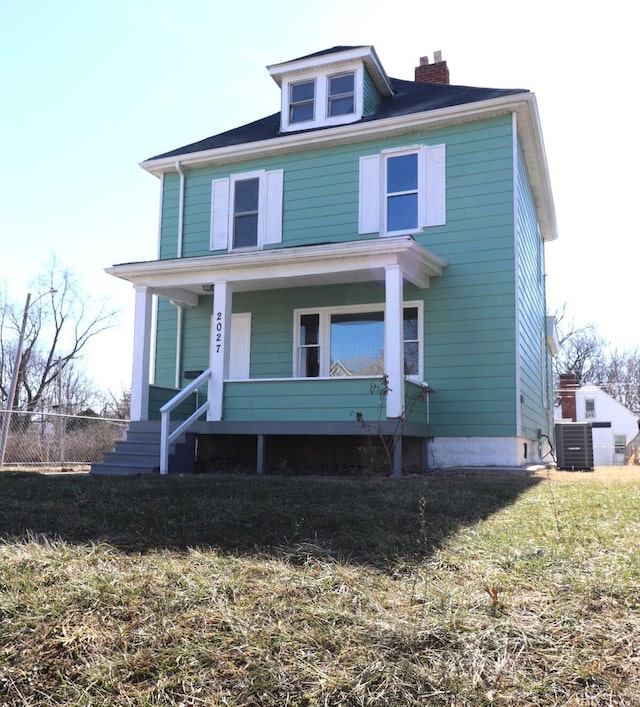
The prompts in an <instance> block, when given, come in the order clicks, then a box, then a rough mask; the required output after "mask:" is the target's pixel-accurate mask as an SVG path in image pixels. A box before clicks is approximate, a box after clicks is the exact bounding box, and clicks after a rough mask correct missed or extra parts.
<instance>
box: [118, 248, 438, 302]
mask: <svg viewBox="0 0 640 707" xmlns="http://www.w3.org/2000/svg"><path fill="white" fill-rule="evenodd" d="M390 265H399V266H400V267H401V269H402V273H403V277H404V279H405V280H406V281H407V282H410V283H412V284H414V285H416V286H417V287H420V288H423V289H424V288H426V287H429V279H430V278H431V277H437V276H439V275H441V274H442V272H443V270H444V268H445V267H446V265H447V263H446V262H445V261H444V260H442V258H439V257H438V256H437V255H435V254H434V253H432V252H431V251H429V250H427V249H426V248H423V247H422V246H421V245H420V244H419V243H417V242H416V241H415V240H414V239H413V238H411V237H410V236H397V237H395V238H376V239H371V240H365V241H353V242H349V243H329V244H323V245H314V246H299V247H295V248H280V249H274V250H263V251H255V252H247V251H245V252H242V253H227V254H224V255H207V256H201V257H196V258H176V259H172V260H153V261H147V262H141V263H124V264H122V265H114V266H113V267H110V268H107V269H106V272H107V273H108V274H110V275H114V276H115V277H119V278H121V279H123V280H127V281H128V282H131V283H132V284H133V285H134V287H148V288H150V289H151V290H152V291H153V292H154V293H155V294H157V295H159V296H161V297H167V298H168V299H171V300H173V301H176V302H182V303H185V304H189V305H194V306H195V305H197V304H198V301H199V297H200V295H203V294H205V293H206V292H208V291H209V290H210V289H211V285H215V283H216V282H221V281H226V282H227V283H228V284H230V285H231V287H232V290H233V291H234V292H247V291H255V290H273V289H280V288H284V287H309V286H312V285H335V284H347V283H353V282H367V281H371V280H375V281H379V282H384V272H385V267H387V266H390ZM205 288H209V289H205Z"/></svg>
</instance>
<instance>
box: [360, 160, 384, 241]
mask: <svg viewBox="0 0 640 707" xmlns="http://www.w3.org/2000/svg"><path fill="white" fill-rule="evenodd" d="M379 231H380V155H368V156H367V157H361V158H360V195H359V210H358V233H378V232H379Z"/></svg>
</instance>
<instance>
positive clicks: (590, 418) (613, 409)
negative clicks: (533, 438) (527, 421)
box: [554, 376, 638, 466]
mask: <svg viewBox="0 0 640 707" xmlns="http://www.w3.org/2000/svg"><path fill="white" fill-rule="evenodd" d="M561 379H562V380H561V383H560V387H561V390H560V401H561V404H560V405H558V406H557V407H556V408H555V415H554V416H555V421H556V422H589V423H591V429H592V433H593V463H594V465H595V466H612V465H616V464H625V463H626V460H627V449H628V447H629V443H630V442H631V441H632V440H633V439H635V438H636V437H637V436H638V416H637V415H636V414H635V413H633V412H631V410H629V409H628V408H626V407H625V406H624V405H622V404H621V403H619V402H618V401H617V400H615V399H614V398H612V397H611V396H610V395H609V394H608V393H605V391H604V390H602V388H599V387H598V386H597V385H591V384H585V385H582V386H580V387H577V386H576V384H575V379H573V377H572V376H561Z"/></svg>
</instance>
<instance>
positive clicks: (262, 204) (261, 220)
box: [229, 170, 267, 251]
mask: <svg viewBox="0 0 640 707" xmlns="http://www.w3.org/2000/svg"><path fill="white" fill-rule="evenodd" d="M266 174H267V173H266V172H265V171H264V170H261V171H258V172H245V173H243V174H233V175H231V177H230V178H229V250H230V251H232V250H233V251H239V250H256V249H259V248H262V246H263V245H264V230H265V219H266V213H265V211H266V194H265V180H266ZM252 179H257V180H258V229H257V233H256V244H255V245H250V246H244V247H240V248H236V246H235V245H234V240H235V233H234V226H235V202H236V184H237V183H238V182H246V181H249V180H252Z"/></svg>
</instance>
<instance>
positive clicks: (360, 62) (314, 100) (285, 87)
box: [267, 46, 393, 133]
mask: <svg viewBox="0 0 640 707" xmlns="http://www.w3.org/2000/svg"><path fill="white" fill-rule="evenodd" d="M267 68H268V70H269V74H270V75H271V77H272V78H273V80H274V81H275V82H276V83H277V84H278V85H279V86H280V90H281V95H282V110H281V119H280V131H281V132H283V133H286V132H292V131H295V130H308V129H310V128H323V127H333V126H336V125H347V124H349V123H354V122H356V121H357V120H360V119H361V118H363V117H364V116H366V115H369V114H370V113H372V112H373V110H374V108H375V106H376V105H377V104H378V102H379V101H380V99H381V98H385V97H387V96H390V95H391V94H392V93H393V90H392V88H391V82H390V80H389V77H388V76H387V75H386V73H385V71H384V69H383V68H382V64H381V63H380V60H379V59H378V56H377V54H376V52H375V49H374V48H373V47H371V46H365V47H333V48H332V49H327V50H324V51H321V52H316V53H315V54H309V55H308V56H304V57H300V58H298V59H293V60H292V61H287V62H284V63H282V64H272V65H271V66H269V67H267Z"/></svg>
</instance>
